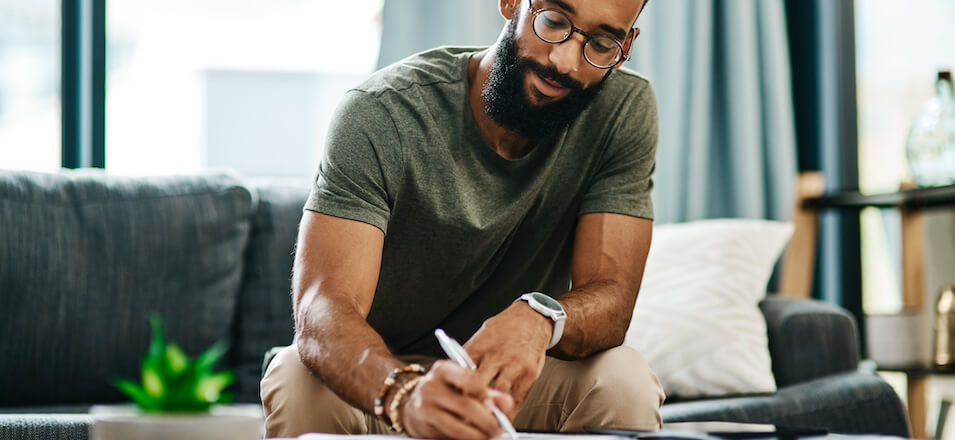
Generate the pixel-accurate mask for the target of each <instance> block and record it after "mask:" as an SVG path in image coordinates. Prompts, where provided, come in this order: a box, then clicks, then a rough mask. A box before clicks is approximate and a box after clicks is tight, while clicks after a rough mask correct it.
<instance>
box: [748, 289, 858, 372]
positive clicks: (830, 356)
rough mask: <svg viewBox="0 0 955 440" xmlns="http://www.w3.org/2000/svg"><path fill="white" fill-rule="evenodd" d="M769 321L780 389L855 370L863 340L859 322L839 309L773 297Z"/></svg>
mask: <svg viewBox="0 0 955 440" xmlns="http://www.w3.org/2000/svg"><path fill="white" fill-rule="evenodd" d="M759 307H760V309H761V310H762V311H763V315H764V316H765V317H766V330H767V332H768V336H769V353H770V357H771V358H772V362H773V374H774V375H775V377H776V385H777V386H778V387H780V388H782V387H785V386H788V385H791V384H796V383H801V382H805V381H808V380H812V379H815V378H818V377H823V376H828V375H831V374H837V373H842V372H846V371H852V370H855V369H856V368H857V367H858V365H859V337H858V330H857V328H856V322H855V318H853V317H852V315H850V314H849V313H848V312H847V311H846V310H844V309H842V308H841V307H839V306H836V305H833V304H829V303H824V302H821V301H814V300H808V299H798V298H788V297H782V296H778V295H769V296H767V297H766V298H765V299H764V300H763V301H762V302H760V304H759Z"/></svg>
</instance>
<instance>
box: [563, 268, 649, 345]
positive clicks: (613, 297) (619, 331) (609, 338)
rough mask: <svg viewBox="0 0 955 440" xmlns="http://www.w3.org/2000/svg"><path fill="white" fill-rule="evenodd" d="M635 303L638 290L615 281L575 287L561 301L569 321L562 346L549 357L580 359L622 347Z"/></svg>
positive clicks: (590, 283)
mask: <svg viewBox="0 0 955 440" xmlns="http://www.w3.org/2000/svg"><path fill="white" fill-rule="evenodd" d="M636 299H637V292H636V290H635V289H632V288H628V287H627V285H626V283H622V282H618V281H614V280H595V281H591V282H588V283H585V284H582V285H580V286H575V287H574V288H573V289H572V290H570V291H569V292H566V293H564V294H563V295H562V296H561V297H560V300H559V301H560V303H561V305H562V306H563V307H564V311H565V312H567V320H566V322H565V324H564V333H563V336H562V337H561V339H560V343H558V344H557V346H555V347H554V348H552V349H551V350H550V351H549V352H548V354H550V355H552V356H554V357H557V358H561V359H581V358H585V357H587V356H590V355H591V354H593V353H596V352H598V351H601V350H605V349H608V348H611V347H616V346H618V345H620V344H622V343H623V340H624V338H625V337H626V334H627V329H628V328H629V326H630V319H631V318H632V317H633V307H634V304H635V303H636Z"/></svg>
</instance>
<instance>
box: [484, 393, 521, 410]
mask: <svg viewBox="0 0 955 440" xmlns="http://www.w3.org/2000/svg"><path fill="white" fill-rule="evenodd" d="M484 403H485V404H487V405H495V406H497V407H498V408H499V409H500V410H501V411H504V413H505V414H510V413H511V410H513V409H514V398H513V397H511V395H510V394H507V393H502V392H500V391H498V390H494V389H491V390H488V391H487V400H485V402H484Z"/></svg>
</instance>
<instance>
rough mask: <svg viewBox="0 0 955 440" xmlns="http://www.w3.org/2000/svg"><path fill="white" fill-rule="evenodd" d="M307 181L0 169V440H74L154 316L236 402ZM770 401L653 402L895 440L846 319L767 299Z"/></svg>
mask: <svg viewBox="0 0 955 440" xmlns="http://www.w3.org/2000/svg"><path fill="white" fill-rule="evenodd" d="M307 193H308V184H307V183H301V182H300V183H296V184H279V183H276V182H268V183H262V182H254V181H248V180H243V179H241V178H239V177H237V176H234V175H230V174H227V173H226V174H206V175H192V176H173V177H153V178H120V177H108V176H105V175H102V174H100V173H96V172H64V173H58V174H42V173H27V172H12V171H0V359H2V360H0V439H33V438H43V439H55V438H60V439H85V438H87V431H88V426H89V423H90V419H89V417H88V416H87V415H86V414H85V413H86V411H87V410H88V408H89V405H91V404H94V403H111V402H122V401H124V400H125V399H124V398H123V396H122V395H121V394H120V393H119V392H117V391H116V389H115V388H114V387H113V386H111V385H110V383H111V381H112V380H114V379H115V378H117V377H127V378H136V376H137V371H138V367H139V362H140V359H141V356H142V354H143V353H145V349H146V346H147V344H148V336H149V328H148V323H147V316H148V314H149V313H150V312H153V311H155V312H158V313H159V314H160V315H161V316H163V318H164V319H165V322H166V327H167V334H168V337H169V339H171V340H174V341H177V342H179V343H180V344H181V345H182V347H183V349H184V350H185V351H186V353H188V354H196V353H198V352H199V351H201V350H203V349H205V348H207V347H208V346H210V345H212V344H213V343H214V342H216V341H226V342H228V343H229V344H230V351H229V354H228V356H227V358H226V359H224V361H223V362H222V363H221V365H220V367H221V368H230V369H233V370H234V371H236V372H237V374H238V380H237V381H236V383H235V384H234V386H233V387H231V391H232V392H233V393H235V395H236V397H237V400H238V401H240V402H258V381H259V378H260V374H261V368H262V360H263V354H264V353H265V352H266V351H268V349H269V348H270V347H273V346H277V345H286V344H288V343H289V342H290V341H291V339H292V319H291V304H290V297H289V276H290V270H291V265H292V253H293V246H294V240H295V234H296V229H297V224H298V221H299V218H300V216H301V210H302V206H303V204H304V201H305V198H306V197H307ZM762 309H763V312H764V314H765V316H766V318H767V323H768V324H769V341H770V349H771V354H772V359H773V369H774V371H775V373H776V380H777V382H778V384H779V387H780V390H779V391H778V392H777V393H775V394H773V395H767V396H735V397H727V396H724V397H721V398H718V399H707V400H696V401H684V402H679V401H678V402H673V403H669V402H668V403H667V404H666V405H665V406H664V408H663V410H662V412H663V417H664V420H665V421H679V420H730V421H753V422H769V423H778V424H784V425H791V426H817V427H826V428H828V429H830V430H832V431H836V432H846V433H880V434H893V435H903V436H904V435H907V434H908V425H907V422H906V418H905V413H904V410H903V407H902V404H901V402H900V401H899V399H898V397H897V396H896V394H895V393H894V392H893V390H892V389H891V388H890V387H889V386H888V385H887V384H886V383H885V382H884V381H882V380H881V379H879V378H878V376H875V375H874V374H871V373H870V372H860V371H856V370H857V365H858V362H859V355H858V353H859V351H858V347H857V345H856V340H857V338H856V329H855V324H854V322H853V321H852V318H851V317H850V316H849V315H847V314H846V313H845V312H843V311H842V310H840V309H838V308H836V307H834V306H830V305H825V304H822V303H817V302H812V301H797V300H790V299H784V298H776V297H770V298H767V300H765V301H764V302H763V303H762Z"/></svg>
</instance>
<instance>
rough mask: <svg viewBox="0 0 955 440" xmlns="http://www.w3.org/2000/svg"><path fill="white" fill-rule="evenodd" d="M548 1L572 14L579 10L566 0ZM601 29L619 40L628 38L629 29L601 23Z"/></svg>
mask: <svg viewBox="0 0 955 440" xmlns="http://www.w3.org/2000/svg"><path fill="white" fill-rule="evenodd" d="M547 2H549V3H553V4H555V5H557V6H558V7H560V8H561V9H564V10H566V11H567V12H570V13H571V14H575V15H576V14H577V11H576V10H575V9H574V7H573V6H571V5H569V4H567V3H566V2H563V1H561V0H547ZM600 29H603V30H605V31H607V32H610V34H611V35H613V36H614V37H617V39H618V40H621V41H623V40H624V39H626V38H627V31H625V30H623V29H620V28H616V27H613V26H611V25H609V24H601V25H600Z"/></svg>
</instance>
